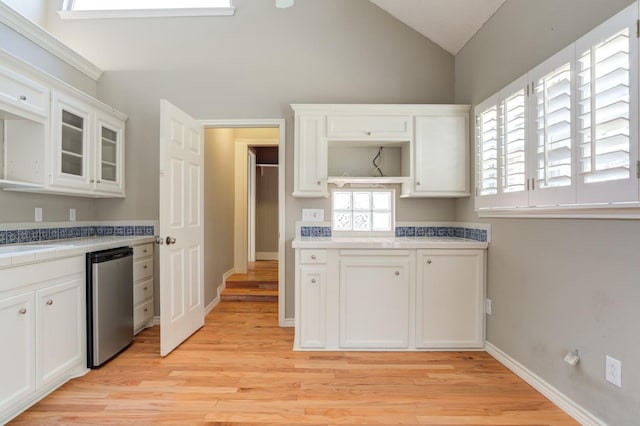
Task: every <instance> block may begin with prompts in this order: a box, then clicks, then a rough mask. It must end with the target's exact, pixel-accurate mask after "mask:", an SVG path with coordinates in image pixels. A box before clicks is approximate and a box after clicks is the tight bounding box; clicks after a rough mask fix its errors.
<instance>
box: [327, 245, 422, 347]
mask: <svg viewBox="0 0 640 426" xmlns="http://www.w3.org/2000/svg"><path fill="white" fill-rule="evenodd" d="M347 253H348V251H347V250H344V251H342V255H341V259H340V320H339V321H340V347H342V348H351V349H359V348H396V349H406V348H408V347H409V310H408V309H407V307H408V306H409V292H410V289H409V282H410V274H411V261H410V258H409V253H408V252H407V251H402V252H398V255H397V256H396V255H389V254H386V255H378V254H375V253H369V255H366V254H365V253H360V255H359V256H358V255H356V256H350V255H349V254H347Z"/></svg>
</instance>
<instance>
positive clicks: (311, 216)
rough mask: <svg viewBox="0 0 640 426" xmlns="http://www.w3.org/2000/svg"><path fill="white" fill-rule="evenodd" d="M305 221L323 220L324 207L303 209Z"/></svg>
mask: <svg viewBox="0 0 640 426" xmlns="http://www.w3.org/2000/svg"><path fill="white" fill-rule="evenodd" d="M302 221H303V222H323V221H324V209H302Z"/></svg>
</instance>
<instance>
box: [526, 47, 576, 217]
mask: <svg viewBox="0 0 640 426" xmlns="http://www.w3.org/2000/svg"><path fill="white" fill-rule="evenodd" d="M574 57H575V49H574V46H570V47H568V48H566V49H564V50H562V51H560V52H559V53H557V54H556V55H554V56H553V57H551V58H550V59H548V60H547V61H545V62H544V63H542V64H541V65H539V66H538V67H536V68H535V69H533V70H532V71H531V72H530V73H529V76H530V80H531V81H532V82H533V85H532V87H533V93H532V96H531V102H532V106H531V108H532V115H533V117H531V119H532V120H533V123H532V132H531V140H530V142H529V144H530V152H531V161H532V173H533V176H532V177H533V185H531V191H530V193H529V201H530V204H531V205H558V204H570V203H574V202H575V199H576V196H575V191H576V188H575V167H574V162H575V155H574V150H575V143H574V136H573V135H574V132H573V130H572V129H573V127H572V126H573V123H574V119H573V109H574V108H573V101H574V96H573V93H574V84H573V82H574V79H573V72H572V68H573V67H572V64H573V63H574V62H575V61H574Z"/></svg>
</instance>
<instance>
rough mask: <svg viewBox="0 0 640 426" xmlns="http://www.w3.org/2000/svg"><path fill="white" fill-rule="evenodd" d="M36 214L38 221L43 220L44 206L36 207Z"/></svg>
mask: <svg viewBox="0 0 640 426" xmlns="http://www.w3.org/2000/svg"><path fill="white" fill-rule="evenodd" d="M35 216H36V218H35V219H36V222H42V207H36V212H35Z"/></svg>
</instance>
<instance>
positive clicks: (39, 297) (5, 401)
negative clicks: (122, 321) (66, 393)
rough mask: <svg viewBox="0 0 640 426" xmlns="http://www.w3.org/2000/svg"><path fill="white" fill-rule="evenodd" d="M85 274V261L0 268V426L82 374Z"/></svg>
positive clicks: (83, 361) (82, 257)
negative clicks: (1, 345) (0, 345)
mask: <svg viewBox="0 0 640 426" xmlns="http://www.w3.org/2000/svg"><path fill="white" fill-rule="evenodd" d="M84 271H85V266H84V256H77V257H73V258H66V259H60V260H52V261H47V262H41V263H35V264H29V265H24V266H16V267H11V268H5V269H0V323H1V324H2V327H0V339H2V340H1V341H2V344H3V346H4V348H5V349H4V350H2V351H0V377H2V380H1V381H0V424H4V423H5V422H7V421H8V420H10V419H11V418H12V417H14V416H15V415H17V414H19V413H20V412H22V411H24V410H25V409H26V408H28V407H29V406H30V405H32V404H33V403H35V402H37V401H38V400H39V399H40V398H42V397H43V396H45V395H47V394H48V393H49V392H51V391H52V390H53V389H55V388H56V387H58V386H60V385H62V384H63V383H64V382H66V381H67V380H69V379H71V378H73V377H76V376H78V375H80V374H83V373H85V372H86V371H87V368H86V365H87V361H86V329H85V324H86V322H85V321H86V309H85V306H86V301H85V272H84ZM42 277H47V278H46V279H43V278H42Z"/></svg>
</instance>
